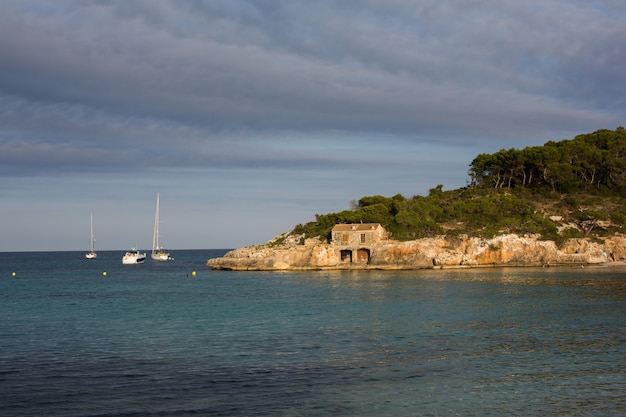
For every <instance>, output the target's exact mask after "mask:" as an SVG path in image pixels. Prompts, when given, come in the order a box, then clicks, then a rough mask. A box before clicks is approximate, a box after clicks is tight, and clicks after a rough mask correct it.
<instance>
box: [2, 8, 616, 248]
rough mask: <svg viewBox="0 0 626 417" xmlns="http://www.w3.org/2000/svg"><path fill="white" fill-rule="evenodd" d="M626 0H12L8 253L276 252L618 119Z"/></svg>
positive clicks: (8, 26) (5, 203)
mask: <svg viewBox="0 0 626 417" xmlns="http://www.w3.org/2000/svg"><path fill="white" fill-rule="evenodd" d="M624 22H626V2H623V1H622V0H605V1H600V0H595V1H594V0H584V1H583V0H525V1H517V0H497V1H496V0H492V1H486V0H468V1H446V0H441V1H419V0H415V1H409V0H380V1H378V0H362V1H356V0H320V1H315V2H312V1H283V0H257V1H251V0H249V1H245V0H228V1H225V0H221V1H211V0H194V1H192V0H189V1H185V0H180V1H178V0H134V1H127V0H120V1H115V0H112V1H96V0H93V1H90V0H76V1H71V0H67V1H64V0H57V1H44V0H0V251H55V250H85V251H86V250H87V249H88V248H89V218H90V213H93V218H94V229H95V230H94V231H95V235H96V250H98V249H100V250H120V251H124V250H126V249H129V248H130V247H135V246H137V247H139V248H140V249H145V250H149V249H150V248H151V246H152V237H153V225H154V215H155V205H156V196H157V193H159V194H160V228H159V230H160V243H161V244H162V245H164V246H166V247H168V248H170V249H217V248H236V247H242V246H248V245H255V244H261V243H265V242H267V241H268V240H270V239H272V238H273V237H274V236H276V235H278V234H280V233H283V232H286V231H289V230H291V229H292V228H293V227H294V226H296V225H297V224H300V223H302V224H304V223H307V222H310V221H314V220H315V215H316V214H327V213H333V212H339V211H343V210H347V209H349V208H350V202H351V201H354V200H358V199H360V198H361V197H363V196H371V195H384V196H393V195H396V194H402V195H404V196H405V197H407V198H409V197H412V196H416V195H428V191H429V189H431V188H434V187H436V186H437V185H439V184H441V185H443V189H444V190H448V189H456V188H460V187H464V186H466V185H467V183H468V179H469V177H468V174H467V172H468V168H469V164H470V163H471V162H472V160H473V159H474V158H475V157H476V156H477V155H479V154H481V153H493V152H497V151H498V150H500V149H509V148H517V149H522V148H524V147H526V146H537V145H542V144H544V143H546V142H547V141H549V140H554V141H559V140H563V139H571V138H573V137H574V136H576V135H578V134H581V133H588V132H593V131H596V130H598V129H615V128H616V127H618V126H620V125H624V124H625V123H626V120H625V119H626V117H625V116H626V46H625V45H626V43H625V42H624V39H626V25H624Z"/></svg>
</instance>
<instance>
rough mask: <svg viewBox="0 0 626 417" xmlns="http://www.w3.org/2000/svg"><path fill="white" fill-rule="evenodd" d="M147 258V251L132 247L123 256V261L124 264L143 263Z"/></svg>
mask: <svg viewBox="0 0 626 417" xmlns="http://www.w3.org/2000/svg"><path fill="white" fill-rule="evenodd" d="M145 260H146V253H145V252H143V253H141V252H139V251H138V250H137V249H135V248H132V249H131V250H129V251H128V252H126V253H125V254H124V256H123V257H122V263H123V264H124V265H132V264H142V263H143V262H144V261H145Z"/></svg>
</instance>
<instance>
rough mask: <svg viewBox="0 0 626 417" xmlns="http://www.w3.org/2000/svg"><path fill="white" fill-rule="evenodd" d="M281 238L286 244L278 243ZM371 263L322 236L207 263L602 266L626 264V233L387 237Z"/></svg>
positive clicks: (252, 267)
mask: <svg viewBox="0 0 626 417" xmlns="http://www.w3.org/2000/svg"><path fill="white" fill-rule="evenodd" d="M278 242H280V243H278ZM369 251H370V256H369V259H368V261H367V262H363V263H360V262H346V260H345V259H342V256H341V248H340V247H338V246H337V245H333V244H332V243H325V242H321V241H320V240H318V239H307V240H306V241H304V244H302V243H301V237H300V236H293V235H291V234H289V233H285V234H283V235H279V236H276V237H275V238H274V239H272V240H271V241H269V242H268V243H266V244H264V245H257V246H248V247H244V248H239V249H235V250H232V251H230V252H228V253H226V254H225V255H224V256H223V257H221V258H214V259H209V260H208V261H207V266H209V267H211V268H213V269H219V270H234V271H289V270H293V271H298V270H300V271H303V270H367V269H378V270H412V269H436V268H440V269H443V268H471V267H489V266H492V267H493V266H535V267H537V266H543V267H547V266H558V265H570V266H572V265H583V266H584V265H596V264H605V263H613V262H622V263H623V262H624V259H625V256H626V237H625V236H623V235H621V234H616V235H615V236H612V237H608V238H603V239H602V240H599V239H594V240H591V239H586V238H585V239H569V240H567V241H566V242H565V243H563V244H561V245H560V246H557V245H556V243H555V242H553V241H545V240H540V239H539V237H538V236H534V235H526V236H518V235H515V234H508V235H500V236H495V237H494V238H492V239H483V238H476V237H469V236H459V237H436V238H424V239H418V240H413V241H408V242H399V241H395V240H382V241H380V242H377V243H376V244H374V245H371V247H370V248H369Z"/></svg>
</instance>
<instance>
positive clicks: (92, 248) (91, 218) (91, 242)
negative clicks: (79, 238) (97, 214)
mask: <svg viewBox="0 0 626 417" xmlns="http://www.w3.org/2000/svg"><path fill="white" fill-rule="evenodd" d="M89 230H91V239H90V244H91V252H92V253H93V251H94V247H93V246H94V239H93V212H91V213H89Z"/></svg>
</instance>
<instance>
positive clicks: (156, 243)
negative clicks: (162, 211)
mask: <svg viewBox="0 0 626 417" xmlns="http://www.w3.org/2000/svg"><path fill="white" fill-rule="evenodd" d="M158 247H159V193H157V202H156V212H155V215H154V235H153V236H152V253H154V251H155V250H157V249H158Z"/></svg>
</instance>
